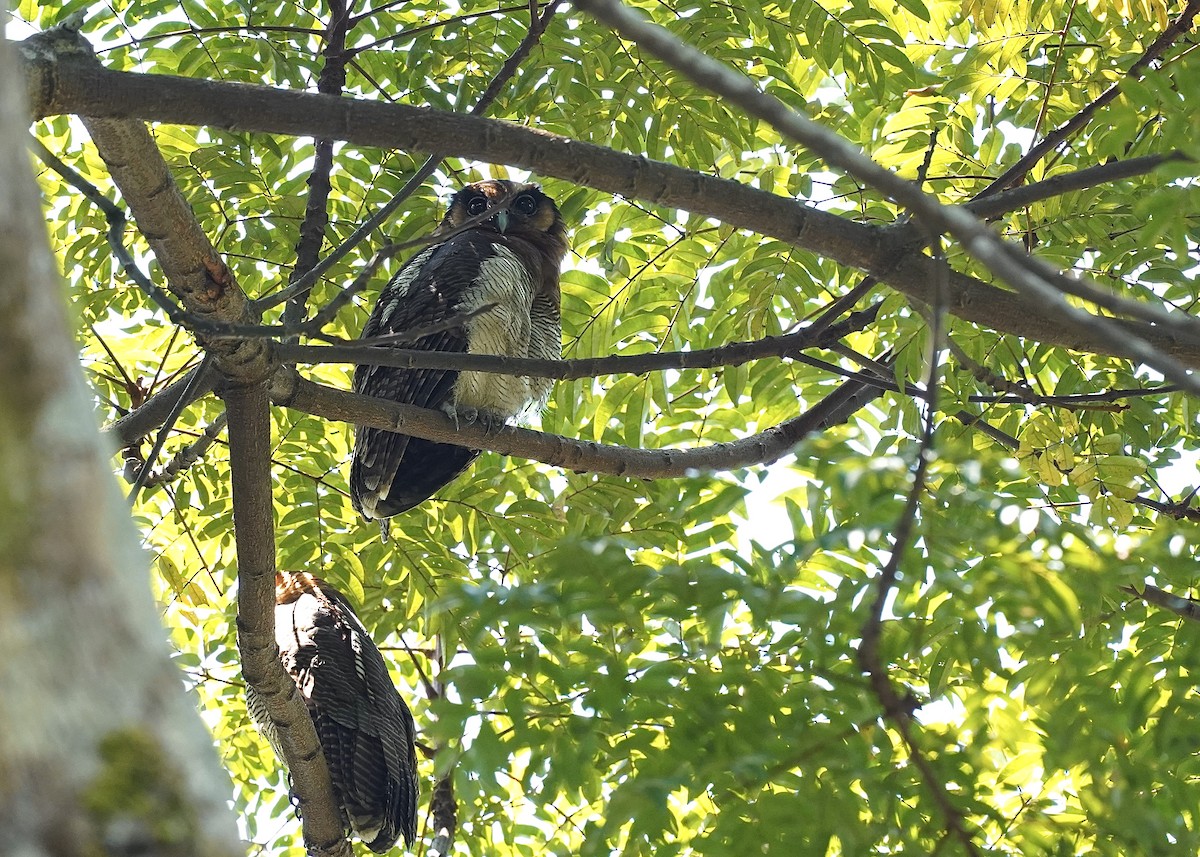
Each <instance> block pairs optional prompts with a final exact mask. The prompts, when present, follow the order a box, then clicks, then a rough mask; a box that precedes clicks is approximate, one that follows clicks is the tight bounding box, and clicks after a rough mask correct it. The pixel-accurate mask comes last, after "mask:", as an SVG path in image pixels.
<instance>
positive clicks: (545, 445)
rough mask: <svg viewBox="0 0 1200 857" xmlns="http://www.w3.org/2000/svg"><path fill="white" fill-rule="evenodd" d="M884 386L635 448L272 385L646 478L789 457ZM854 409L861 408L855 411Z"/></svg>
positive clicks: (408, 427)
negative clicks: (731, 433) (687, 441)
mask: <svg viewBox="0 0 1200 857" xmlns="http://www.w3.org/2000/svg"><path fill="white" fill-rule="evenodd" d="M881 392H882V391H880V390H878V389H875V388H868V389H866V390H864V389H863V385H862V384H861V383H860V382H858V381H856V380H852V381H848V382H846V383H845V384H843V385H842V386H841V387H839V388H838V389H837V390H835V391H834V392H832V393H830V394H829V395H828V396H826V397H825V398H824V399H822V400H821V401H820V402H818V403H817V404H816V405H814V406H813V407H812V408H810V409H809V410H808V411H806V412H805V413H803V414H801V415H800V416H798V417H795V418H793V419H790V420H787V421H786V422H783V423H780V424H779V425H777V426H774V427H772V428H769V429H767V430H766V431H763V432H760V433H758V434H754V435H751V436H750V437H746V438H742V439H741V440H736V441H731V442H728V443H715V444H711V445H709V446H702V447H696V448H694V449H658V450H654V449H632V448H630V447H625V446H616V445H605V444H599V443H592V442H590V441H583V440H572V439H570V438H565V437H561V436H559V435H552V434H545V433H542V432H536V431H531V430H529V429H522V428H516V427H513V426H507V427H505V428H502V429H499V430H498V431H494V432H488V431H485V430H484V429H483V428H481V427H480V426H478V425H462V424H460V425H459V426H457V427H456V426H455V424H454V422H453V421H452V420H451V419H450V418H449V417H447V416H446V415H445V414H443V413H441V412H440V411H429V410H425V409H424V408H417V407H414V406H412V405H402V404H399V403H397V402H388V401H384V400H383V399H375V398H372V397H371V396H362V395H359V394H357V393H350V392H347V391H345V390H338V389H335V388H333V387H327V386H325V385H323V384H317V383H315V382H313V381H309V380H307V379H305V378H301V377H300V376H299V375H296V374H290V375H289V374H287V373H283V372H281V373H279V374H278V375H276V377H275V379H274V383H273V385H272V390H271V394H272V398H273V400H274V401H275V403H276V404H278V405H281V406H283V407H288V408H292V409H294V410H298V411H301V412H303V413H306V414H312V415H313V416H318V417H324V418H325V419H331V420H341V421H342V422H347V423H353V424H355V425H365V426H370V427H372V428H381V429H387V430H389V431H396V432H400V433H402V434H408V435H413V436H414V437H420V438H425V439H427V440H435V441H439V442H441V443H452V444H456V445H458V446H468V447H471V448H472V449H490V450H492V451H494V452H499V453H503V454H504V455H513V456H517V457H519V458H527V459H532V460H534V461H541V462H543V463H545V464H550V465H554V466H556V467H563V468H566V469H567V470H574V471H579V472H583V471H587V472H592V473H609V474H612V475H615V476H628V477H634V478H641V479H665V478H674V477H679V476H685V475H688V474H691V473H694V472H697V471H700V472H704V471H722V470H737V469H739V468H742V467H751V466H753V465H756V464H769V463H771V462H773V461H776V460H778V459H780V458H782V457H783V456H785V455H787V454H789V453H790V452H791V451H792V449H793V447H795V445H796V444H797V443H799V442H800V441H801V440H803V439H804V437H806V436H807V435H809V434H810V433H812V432H816V431H821V430H823V429H826V428H829V427H830V426H833V425H837V424H838V423H839V422H840V421H842V420H843V419H844V417H843V416H842V415H843V414H845V413H846V408H847V407H849V406H850V405H853V406H854V409H857V408H859V407H862V405H863V404H865V403H866V402H867V401H870V400H871V399H873V398H875V397H877V396H878V395H879V394H880V393H881ZM849 412H850V413H853V410H851V411H849Z"/></svg>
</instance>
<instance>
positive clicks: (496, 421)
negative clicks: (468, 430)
mask: <svg viewBox="0 0 1200 857" xmlns="http://www.w3.org/2000/svg"><path fill="white" fill-rule="evenodd" d="M442 412H443V413H445V415H446V416H448V417H449V418H450V419H451V420H453V422H454V427H455V428H459V426H464V425H467V426H469V425H471V424H472V423H479V425H480V426H481V427H482V428H483V430H484V431H486V432H492V431H495V430H496V429H498V428H500V427H501V426H503V425H504V424H505V423H507V422H508V418H507V417H505V416H504V415H503V414H500V413H497V412H496V411H492V410H489V409H487V408H469V407H464V406H456V405H454V404H451V403H446V404H444V405H442Z"/></svg>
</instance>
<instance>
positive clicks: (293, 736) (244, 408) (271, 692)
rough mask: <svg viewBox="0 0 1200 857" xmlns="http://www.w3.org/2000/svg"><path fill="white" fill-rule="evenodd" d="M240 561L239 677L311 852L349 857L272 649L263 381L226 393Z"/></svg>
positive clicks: (301, 708)
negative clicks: (276, 747)
mask: <svg viewBox="0 0 1200 857" xmlns="http://www.w3.org/2000/svg"><path fill="white" fill-rule="evenodd" d="M221 395H222V397H223V398H224V399H225V406H226V412H227V413H228V415H229V467H230V471H231V474H232V481H233V527H234V537H235V539H236V542H237V561H238V599H237V605H238V616H237V629H238V653H239V657H240V660H241V664H242V675H243V676H244V677H245V679H246V683H247V684H248V685H251V686H252V687H253V688H254V689H255V690H256V691H257V692H258V694H259V696H260V697H261V699H262V701H263V704H264V705H265V707H266V709H267V713H268V714H269V715H270V717H271V721H272V722H273V723H274V724H275V728H276V730H277V732H278V736H279V743H280V745H281V747H282V749H283V754H284V757H285V758H284V761H285V762H286V764H287V768H288V774H289V777H290V779H291V783H292V794H293V796H294V797H295V799H296V801H297V803H298V805H299V815H300V818H301V822H302V824H303V828H304V842H305V845H306V847H307V848H308V850H309V854H311V855H314V857H317V855H327V857H334V855H337V857H352V852H351V850H350V844H349V843H348V842H347V841H346V838H345V830H344V828H343V826H342V817H341V809H340V807H339V806H338V803H337V800H336V798H335V796H334V793H333V781H332V780H331V779H330V777H329V768H328V765H327V764H326V761H325V755H324V753H323V752H322V751H321V745H320V743H319V742H318V740H317V731H316V729H315V728H314V726H313V722H312V718H311V717H309V714H308V709H307V707H306V706H305V705H304V701H303V700H302V699H301V698H300V693H299V690H298V689H297V687H296V683H295V682H293V681H292V679H291V677H290V676H289V675H288V674H287V673H286V672H285V671H284V669H283V664H281V663H280V661H279V649H278V647H277V646H276V645H275V514H274V508H275V507H274V503H273V502H272V499H271V485H272V482H271V415H270V409H269V400H268V398H267V387H266V384H265V383H258V384H252V385H248V386H234V387H229V388H227V389H225V390H224V391H223V392H222V394H221Z"/></svg>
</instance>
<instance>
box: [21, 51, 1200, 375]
mask: <svg viewBox="0 0 1200 857" xmlns="http://www.w3.org/2000/svg"><path fill="white" fill-rule="evenodd" d="M33 38H34V39H37V38H38V37H33ZM30 41H32V40H27V42H26V43H24V44H25V45H26V52H27V55H29V54H31V55H32V56H31V57H30V58H29V59H28V60H27V62H26V66H25V68H26V73H27V82H28V84H29V87H30V89H31V95H32V98H33V103H34V105H35V106H36V108H37V110H38V113H39V115H43V116H44V115H51V114H58V113H71V112H90V113H92V114H100V113H102V114H107V115H115V116H126V117H129V116H137V117H140V118H146V119H155V120H159V121H166V122H177V123H181V124H191V125H195V124H202V125H213V126H216V127H223V128H228V127H236V128H239V129H241V130H250V131H264V132H271V133H283V134H303V135H306V136H313V135H320V136H328V137H331V138H334V139H340V140H347V141H349V142H353V143H357V144H360V145H376V146H386V147H401V148H406V149H417V150H423V151H435V152H447V153H451V154H456V155H459V156H462V157H469V158H477V159H481V160H486V161H489V162H493V163H506V164H511V165H513V166H518V167H522V168H526V169H532V170H537V171H539V172H541V173H542V174H544V175H550V176H556V177H558V178H562V179H565V180H567V181H571V182H574V183H576V184H581V185H586V186H588V187H594V188H597V189H600V190H604V191H608V192H611V193H614V194H619V195H621V196H626V197H631V198H637V199H643V200H647V201H649V202H652V203H656V204H659V205H664V206H669V207H675V208H680V209H684V210H687V211H691V212H693V213H696V214H700V215H704V216H709V217H714V218H717V219H720V220H722V221H724V222H725V223H728V224H730V225H732V226H735V227H738V228H743V229H748V230H751V231H753V232H757V233H759V234H761V235H766V236H770V237H774V238H778V239H780V240H781V241H785V242H787V243H789V244H792V245H793V246H796V247H799V248H801V249H805V250H811V251H814V252H817V253H820V254H822V255H824V256H826V257H827V258H829V259H832V260H833V261H835V262H838V263H839V264H843V265H848V266H850V267H853V268H857V269H859V270H862V271H867V272H869V273H873V274H875V275H876V276H877V277H878V279H879V280H881V281H883V282H886V283H887V284H889V285H890V286H892V287H893V288H895V289H897V290H899V291H900V292H902V293H904V294H905V295H906V296H908V297H909V298H912V299H914V300H918V301H923V302H925V303H932V298H933V295H932V289H931V285H930V284H931V283H932V282H933V281H934V278H935V275H936V273H937V271H938V269H939V268H941V267H944V265H943V264H942V263H939V262H937V261H936V260H934V259H931V258H930V257H928V256H925V255H923V254H922V253H921V252H920V249H919V247H920V244H921V243H922V242H921V240H920V239H914V238H913V236H912V234H911V233H910V232H909V231H906V230H905V229H903V228H896V227H891V228H880V227H876V226H870V225H863V224H859V223H855V222H853V221H850V220H845V219H843V218H840V217H837V216H836V215H832V214H829V213H827V212H824V211H820V210H819V209H816V208H813V207H811V206H806V205H803V204H801V203H798V202H796V201H795V200H792V199H787V198H784V197H780V196H776V195H774V194H770V193H766V192H764V191H759V190H756V189H754V188H750V187H747V186H745V185H742V184H739V183H738V182H734V181H730V180H727V179H720V178H715V177H713V176H708V175H704V174H702V173H697V172H694V171H692V170H687V169H683V168H681V167H676V166H673V165H671V164H664V163H659V162H654V161H650V160H647V159H646V158H642V157H637V156H633V155H627V154H624V153H620V152H615V151H613V150H611V149H606V148H603V147H600V146H594V145H590V144H586V143H579V142H576V141H571V140H567V139H565V138H563V137H559V136H557V135H553V134H547V133H544V132H540V131H537V130H534V129H529V128H523V127H520V126H516V125H512V124H509V123H504V122H496V121H493V120H487V119H481V118H479V117H474V116H464V115H461V114H453V113H444V112H439V111H434V110H429V109H427V108H417V107H409V106H406V105H401V104H379V103H375V102H366V101H362V100H356V99H350V98H340V99H335V98H331V97H328V96H323V95H320V94H313V93H302V92H288V91H284V90H276V89H270V88H268V87H260V86H249V85H245V84H231V83H220V82H213V81H199V80H189V79H186V78H177V77H169V76H165V75H139V74H133V73H128V72H114V71H109V70H107V69H104V68H103V67H102V66H100V65H99V64H98V63H97V62H96V61H95V59H94V57H86V56H80V55H78V54H74V55H68V56H59V55H58V54H55V53H54V50H53V48H51V49H50V50H48V51H47V50H46V49H44V46H43V45H42V43H40V42H37V43H35V44H34V45H32V46H30V44H29V42H30ZM947 210H950V209H947ZM969 219H970V220H971V222H972V223H974V222H975V221H974V219H973V218H969ZM914 242H915V243H914ZM950 288H951V294H950V297H949V299H948V300H947V303H946V308H947V310H948V311H949V312H950V313H952V314H953V315H956V316H958V317H959V318H962V319H964V320H966V321H970V322H973V323H976V324H979V325H981V326H984V327H986V328H988V329H991V330H996V331H999V332H1002V333H1012V334H1016V335H1019V336H1025V337H1028V338H1030V339H1035V340H1038V341H1040V342H1043V343H1045V344H1047V345H1054V346H1059V347H1065V348H1071V349H1075V350H1078V351H1089V352H1093V353H1097V354H1110V355H1116V356H1122V357H1137V355H1136V354H1134V353H1132V350H1131V349H1130V348H1129V347H1128V346H1127V339H1128V338H1129V337H1134V336H1136V337H1139V338H1142V339H1144V340H1145V341H1146V342H1147V343H1148V344H1150V345H1151V346H1153V347H1154V348H1156V349H1158V350H1161V351H1162V352H1163V353H1165V354H1169V355H1172V356H1174V357H1176V358H1178V359H1180V360H1181V361H1183V362H1184V363H1185V364H1186V365H1188V366H1193V367H1196V366H1200V347H1197V346H1190V345H1186V344H1181V343H1178V342H1177V341H1175V338H1174V337H1172V336H1169V335H1166V334H1163V333H1160V332H1159V331H1156V330H1155V329H1154V328H1153V327H1152V326H1149V325H1142V324H1136V323H1130V322H1113V324H1115V325H1116V330H1117V333H1116V335H1114V334H1113V333H1112V332H1105V331H1097V330H1094V329H1092V328H1091V327H1090V325H1088V324H1081V322H1080V321H1079V320H1078V319H1077V318H1066V319H1063V318H1059V317H1054V316H1052V315H1049V314H1047V312H1046V311H1045V309H1044V308H1043V307H1042V304H1041V303H1040V302H1039V301H1033V300H1028V299H1026V298H1023V297H1022V296H1020V295H1017V294H1014V293H1012V292H1008V291H1005V290H1003V289H998V288H995V287H993V286H989V285H987V284H984V283H982V282H980V281H979V280H976V279H974V278H971V277H967V276H964V275H961V274H958V273H957V272H953V271H951V272H950ZM1084 318H1085V320H1090V319H1093V318H1095V316H1090V315H1086V314H1085V315H1084ZM1139 359H1140V358H1139Z"/></svg>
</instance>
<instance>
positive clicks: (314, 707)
mask: <svg viewBox="0 0 1200 857" xmlns="http://www.w3.org/2000/svg"><path fill="white" fill-rule="evenodd" d="M275 640H276V643H277V644H278V646H279V659H280V661H282V662H283V667H284V669H285V670H286V671H287V673H288V675H290V676H291V677H292V680H293V681H295V682H296V687H297V688H298V689H299V691H300V696H301V697H302V698H303V699H304V702H305V705H306V706H307V707H308V713H309V715H310V716H311V717H312V720H313V725H314V726H315V727H316V730H317V738H318V740H319V741H320V742H321V749H322V750H323V751H324V753H325V761H326V762H328V764H329V774H330V777H331V778H332V779H333V788H334V792H335V794H336V796H337V799H338V802H339V804H340V805H341V809H342V819H343V823H344V824H345V825H346V827H347V828H348V829H349V830H350V831H351V832H352V833H354V835H355V836H357V837H358V838H359V839H361V840H362V841H363V842H365V843H366V845H367V847H368V848H370V849H371V850H372V851H375V852H376V853H379V854H383V853H385V852H387V851H388V850H389V849H391V847H392V846H393V845H395V844H396V840H397V839H399V838H400V836H401V834H403V836H404V841H405V842H406V843H410V844H411V843H412V841H413V840H414V839H415V838H416V835H417V758H416V750H415V747H416V743H415V742H416V727H415V725H414V723H413V717H412V714H411V712H409V710H408V706H407V705H405V704H404V700H403V699H401V698H400V694H399V693H397V692H396V687H395V685H393V684H392V679H391V676H390V675H389V674H388V670H387V666H386V665H385V664H384V662H383V656H382V655H381V654H380V653H379V649H378V648H376V646H375V643H374V642H373V641H372V640H371V636H370V635H369V634H368V633H367V631H366V629H365V628H364V627H363V625H362V622H360V621H359V619H358V616H357V615H355V613H354V610H353V608H351V606H350V603H349V602H348V601H347V600H346V599H345V598H344V597H343V596H342V594H341V593H340V592H338V591H337V590H336V589H334V588H333V587H332V586H330V585H329V584H327V583H325V582H324V581H323V580H320V579H319V578H317V577H314V576H313V575H311V574H306V573H303V572H286V571H285V572H278V573H277V574H276V575H275ZM246 707H247V709H249V711H250V716H251V717H252V718H253V719H254V721H255V722H256V723H257V724H258V728H259V730H260V731H261V732H262V733H263V735H264V736H265V737H266V738H267V740H268V741H270V743H271V746H272V747H274V748H275V754H276V755H277V756H278V757H279V758H280V760H281V761H282V759H283V752H282V750H281V749H280V745H279V739H278V735H277V733H276V730H275V724H274V723H272V722H271V718H270V717H269V716H268V714H267V709H266V705H265V704H264V703H263V701H262V699H261V697H259V696H258V694H257V693H256V692H255V691H254V689H253V688H251V687H249V686H247V687H246Z"/></svg>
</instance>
